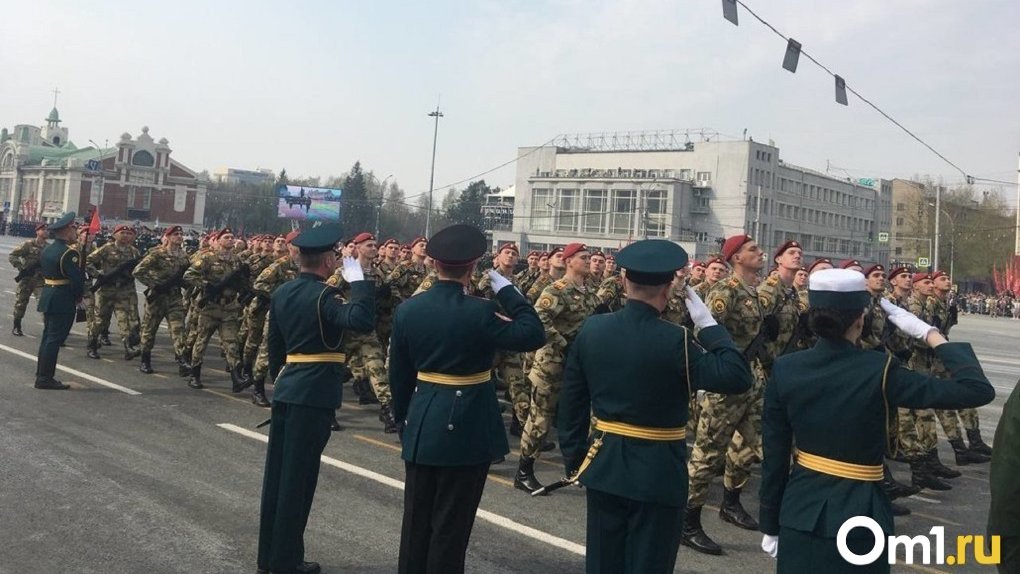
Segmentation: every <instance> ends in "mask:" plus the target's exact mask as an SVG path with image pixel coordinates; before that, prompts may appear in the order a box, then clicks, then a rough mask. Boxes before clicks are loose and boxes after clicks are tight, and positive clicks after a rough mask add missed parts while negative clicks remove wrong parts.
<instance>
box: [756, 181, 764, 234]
mask: <svg viewBox="0 0 1020 574" xmlns="http://www.w3.org/2000/svg"><path fill="white" fill-rule="evenodd" d="M760 236H761V185H759V186H758V201H757V206H756V207H755V209H754V240H755V241H757V242H758V245H765V244H764V243H763V242H762V241H763V240H762V238H761V237H760Z"/></svg>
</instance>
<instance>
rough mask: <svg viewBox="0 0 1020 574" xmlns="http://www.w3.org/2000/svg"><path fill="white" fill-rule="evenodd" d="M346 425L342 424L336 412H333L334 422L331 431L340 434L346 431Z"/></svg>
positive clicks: (330, 426) (331, 424) (330, 427)
mask: <svg viewBox="0 0 1020 574" xmlns="http://www.w3.org/2000/svg"><path fill="white" fill-rule="evenodd" d="M344 428H345V427H344V425H342V424H340V419H338V418H336V411H333V422H332V423H330V424H329V430H331V431H333V432H340V431H342V430H344Z"/></svg>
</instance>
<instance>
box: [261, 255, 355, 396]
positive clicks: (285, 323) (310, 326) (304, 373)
mask: <svg viewBox="0 0 1020 574" xmlns="http://www.w3.org/2000/svg"><path fill="white" fill-rule="evenodd" d="M374 293H375V284H374V283H373V282H372V281H356V282H354V283H353V284H351V301H350V303H349V304H344V302H343V299H342V298H341V297H340V292H339V291H338V290H336V289H335V288H333V287H330V286H328V285H326V284H324V283H323V282H322V278H321V277H318V276H316V275H313V274H311V273H301V274H300V275H298V277H297V278H296V279H295V280H294V281H289V282H287V283H284V284H283V285H281V286H280V287H279V288H278V289H276V291H275V292H274V293H273V299H272V302H271V304H270V311H269V333H268V341H267V350H268V353H269V376H270V377H272V378H273V379H274V380H275V381H276V387H275V389H274V391H273V402H274V403H275V402H284V403H291V404H298V405H305V406H310V407H321V408H328V409H335V408H337V407H339V406H340V400H341V397H342V387H341V381H343V380H344V378H343V374H344V369H345V366H344V365H343V364H341V363H292V364H286V366H285V363H286V361H287V355H288V354H316V353H335V352H338V351H337V349H339V348H340V346H341V343H342V341H343V336H344V331H345V330H348V329H349V330H353V331H360V332H368V331H371V330H372V329H374V328H375V301H374Z"/></svg>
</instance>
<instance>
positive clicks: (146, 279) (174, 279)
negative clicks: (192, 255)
mask: <svg viewBox="0 0 1020 574" xmlns="http://www.w3.org/2000/svg"><path fill="white" fill-rule="evenodd" d="M182 243H184V233H183V231H182V229H181V226H180V225H171V226H169V227H167V228H166V231H165V232H164V233H163V245H162V246H161V247H156V248H153V249H150V250H149V252H148V253H146V254H145V257H143V258H142V260H141V261H140V262H139V263H138V266H137V267H135V270H134V272H133V273H132V274H133V275H134V277H135V279H137V280H138V281H139V282H140V283H142V284H143V285H145V286H146V287H147V289H146V290H145V316H144V318H143V319H142V362H141V365H140V366H139V367H138V370H139V371H141V372H143V373H145V374H151V373H152V372H153V371H152V348H153V347H154V346H155V344H156V331H157V330H158V329H159V324H160V323H162V322H163V319H164V318H165V319H166V321H167V323H169V324H170V340H171V341H172V342H173V346H174V357H175V358H176V359H177V361H178V364H180V361H181V357H182V356H183V355H184V344H185V342H184V300H183V298H182V297H181V287H183V286H184V272H185V271H186V270H187V269H188V267H189V266H190V265H191V262H190V261H189V260H188V256H187V254H186V253H184V249H182V248H181V244H182ZM184 372H185V371H184V367H183V365H181V374H182V375H183V374H184Z"/></svg>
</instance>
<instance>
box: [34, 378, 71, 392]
mask: <svg viewBox="0 0 1020 574" xmlns="http://www.w3.org/2000/svg"><path fill="white" fill-rule="evenodd" d="M35 388H37V389H42V390H46V391H63V390H66V389H70V388H71V386H70V385H65V384H64V383H61V382H60V381H58V380H56V379H54V378H52V377H45V378H39V379H36V380H35Z"/></svg>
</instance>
